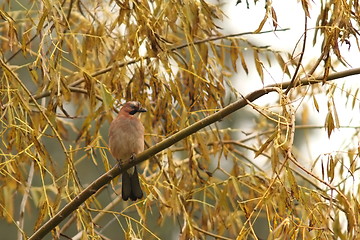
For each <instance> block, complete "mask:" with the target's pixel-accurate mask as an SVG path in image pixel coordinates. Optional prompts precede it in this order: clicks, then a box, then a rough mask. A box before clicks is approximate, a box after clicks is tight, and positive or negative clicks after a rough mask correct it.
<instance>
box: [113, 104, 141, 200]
mask: <svg viewBox="0 0 360 240" xmlns="http://www.w3.org/2000/svg"><path fill="white" fill-rule="evenodd" d="M141 112H146V109H144V108H142V107H141V105H140V103H139V102H135V101H130V102H127V103H125V104H124V105H123V106H122V108H121V109H120V112H119V114H118V116H117V117H116V118H115V119H114V120H113V121H112V123H111V125H110V130H109V147H110V152H111V154H112V155H113V157H114V158H115V159H116V160H117V161H119V164H120V166H121V165H123V164H124V163H128V162H129V161H131V160H132V159H134V158H135V156H136V154H138V153H141V152H142V151H144V126H143V125H142V123H141V121H140V120H139V115H140V113H141ZM121 192H122V199H123V200H124V201H126V200H128V199H129V198H130V199H131V200H133V201H136V200H137V199H140V198H142V196H143V192H142V190H141V187H140V183H139V177H138V173H137V169H136V166H135V167H132V168H130V169H129V170H127V171H126V172H124V173H123V174H122V191H121Z"/></svg>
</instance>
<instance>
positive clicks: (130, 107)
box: [120, 101, 146, 115]
mask: <svg viewBox="0 0 360 240" xmlns="http://www.w3.org/2000/svg"><path fill="white" fill-rule="evenodd" d="M120 112H124V113H127V114H130V115H137V114H136V113H141V112H146V109H145V108H142V107H141V104H140V103H139V102H136V101H129V102H126V103H125V104H124V105H123V106H122V108H121V109H120Z"/></svg>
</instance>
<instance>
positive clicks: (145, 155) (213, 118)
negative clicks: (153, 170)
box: [29, 68, 360, 240]
mask: <svg viewBox="0 0 360 240" xmlns="http://www.w3.org/2000/svg"><path fill="white" fill-rule="evenodd" d="M355 74H360V68H355V69H350V70H346V71H343V72H338V73H333V74H330V75H329V76H328V78H327V81H330V80H335V79H339V78H343V77H347V76H351V75H355ZM317 83H322V77H318V78H305V79H301V80H299V81H297V82H296V84H295V86H294V87H296V86H302V85H310V84H317ZM290 84H291V82H286V83H282V84H274V85H269V86H267V87H265V88H263V89H259V90H256V91H254V92H252V93H250V94H248V95H247V96H245V97H244V98H242V99H240V100H238V101H236V102H234V103H232V104H230V105H228V106H227V107H225V108H223V109H221V110H219V111H218V112H216V113H214V114H212V115H210V116H208V117H205V118H204V119H202V120H200V121H198V122H196V123H194V124H192V125H190V126H188V127H186V128H184V129H183V130H181V131H179V132H177V133H175V134H174V135H172V136H170V137H168V138H166V139H165V140H163V141H161V142H159V143H157V144H156V145H154V146H153V147H151V148H149V149H147V150H145V151H144V152H142V153H140V154H138V155H137V156H136V159H135V160H134V161H132V162H130V163H128V164H126V165H124V166H122V167H121V169H120V168H119V167H118V166H114V167H113V168H112V169H110V170H109V171H108V172H106V173H104V174H103V175H102V176H100V177H99V178H98V179H96V180H95V181H94V182H92V183H91V184H90V185H89V186H88V187H87V188H85V189H84V190H83V191H82V192H81V193H80V194H79V195H77V196H76V197H75V198H74V199H73V200H72V201H71V202H69V203H68V204H66V205H65V206H64V207H63V208H62V209H61V210H60V211H59V212H58V213H57V214H56V215H55V216H54V217H52V218H50V219H49V220H48V221H47V222H46V223H45V224H44V225H42V226H41V227H40V228H39V229H37V230H36V232H35V233H34V234H33V235H32V236H31V237H30V238H29V240H35V239H42V238H43V237H44V236H45V235H46V234H48V233H49V232H50V231H51V230H52V229H54V228H55V227H56V226H57V225H58V224H59V223H60V222H61V221H63V220H64V219H65V218H66V217H67V216H69V215H70V214H71V213H72V212H73V211H75V210H76V209H77V208H78V207H79V206H80V205H81V204H83V203H84V202H85V201H86V200H87V199H88V198H90V197H91V196H92V195H93V194H95V193H96V192H97V191H98V190H99V189H100V188H101V187H103V186H104V185H105V184H108V183H109V182H110V181H111V180H112V179H113V178H115V177H116V176H118V175H119V174H121V173H123V172H124V171H126V170H127V169H129V168H131V167H133V166H135V165H136V164H139V163H141V162H143V161H145V160H147V159H149V158H150V157H152V156H154V155H155V154H157V153H159V152H161V151H162V150H164V149H166V148H168V147H170V146H171V145H173V144H175V143H177V142H179V141H180V140H182V139H184V138H186V137H188V136H190V135H191V134H193V133H195V132H197V131H199V130H200V129H202V128H204V127H206V126H209V125H210V124H212V123H215V122H217V121H220V120H221V119H223V118H224V117H226V116H228V115H229V114H231V113H233V112H235V111H237V110H239V109H241V108H243V107H245V106H246V105H248V103H249V102H253V101H254V100H256V99H258V98H260V97H262V96H264V95H266V94H268V93H270V92H274V91H277V90H278V89H279V88H281V89H286V88H287V87H288V86H289V85H290Z"/></svg>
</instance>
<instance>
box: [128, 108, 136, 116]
mask: <svg viewBox="0 0 360 240" xmlns="http://www.w3.org/2000/svg"><path fill="white" fill-rule="evenodd" d="M137 112H138V111H137V110H136V109H134V110H132V111H131V112H129V114H130V115H134V114H135V113H137Z"/></svg>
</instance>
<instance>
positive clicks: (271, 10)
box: [0, 0, 360, 239]
mask: <svg viewBox="0 0 360 240" xmlns="http://www.w3.org/2000/svg"><path fill="white" fill-rule="evenodd" d="M215 3H216V1H212V3H210V2H208V1H204V0H196V1H195V0H194V1H185V0H184V1H162V0H149V1H128V0H113V1H85V0H61V1H55V0H43V1H40V0H28V1H3V2H2V3H1V5H0V18H1V22H0V33H1V34H0V44H1V45H0V49H1V58H0V66H1V71H0V73H1V74H0V77H1V81H0V90H1V91H0V93H1V95H0V126H1V127H0V136H1V142H0V160H1V163H0V190H1V191H0V217H1V220H0V227H1V229H4V228H7V227H8V226H10V227H8V228H9V230H8V231H6V232H5V233H4V234H8V239H15V237H16V236H17V237H18V239H28V238H29V239H39V238H42V237H44V236H46V238H50V235H51V237H52V238H54V239H59V238H62V237H63V238H64V239H66V238H71V239H123V238H126V239H170V237H174V236H175V238H179V239H205V238H208V237H211V238H215V239H235V238H238V239H333V236H336V237H338V238H339V239H355V238H356V237H357V236H358V235H360V227H359V221H360V217H359V211H360V210H359V209H360V205H359V200H360V197H359V196H360V194H359V191H360V188H359V181H358V179H359V167H360V165H359V160H358V148H357V145H356V143H357V135H358V129H356V128H354V133H353V134H351V135H349V137H348V138H349V139H351V140H352V143H353V144H352V145H351V144H348V145H345V146H342V147H341V148H339V149H333V152H331V153H326V154H320V155H319V156H317V157H314V158H309V156H308V155H306V154H303V153H302V152H301V151H300V148H301V146H302V145H299V144H298V143H297V141H301V142H302V143H303V144H305V145H306V144H308V145H311V140H310V139H311V138H312V137H313V135H312V134H311V130H312V129H313V128H314V126H311V122H312V118H316V116H309V114H308V112H307V109H308V108H309V106H310V107H312V108H313V109H315V110H316V112H318V111H319V109H321V108H322V109H324V108H325V109H326V114H325V115H326V117H325V119H324V121H323V124H322V125H321V126H320V127H319V128H320V129H321V130H322V131H321V134H324V135H326V136H327V137H329V138H330V137H331V136H332V134H333V133H334V131H335V130H336V129H338V128H340V127H341V124H340V122H341V117H342V116H339V114H338V111H337V108H336V107H338V108H339V107H344V108H345V106H349V105H350V106H351V108H352V109H355V108H356V107H358V104H359V103H358V92H359V91H358V90H359V89H358V88H346V87H345V85H341V86H338V85H336V82H337V80H339V79H342V78H343V77H346V76H350V75H357V74H360V69H358V68H354V67H353V66H350V64H348V62H347V59H346V58H345V57H344V56H343V52H342V50H341V49H342V48H341V47H342V46H346V47H347V48H348V49H351V51H357V52H358V51H359V44H358V36H359V31H358V27H359V21H360V20H359V19H360V15H359V14H360V11H359V10H360V7H359V3H358V1H357V0H351V1H339V0H331V1H321V3H320V1H319V2H317V3H316V4H317V6H319V7H320V8H319V9H320V12H318V13H315V14H314V13H313V12H312V11H311V9H312V5H313V4H314V3H313V2H312V1H308V0H301V1H298V6H299V7H302V9H303V13H304V17H303V19H304V32H303V35H302V36H299V37H300V38H299V41H298V42H297V43H294V46H292V47H293V48H294V49H295V48H296V49H298V50H299V51H298V52H296V53H295V51H294V52H285V51H279V50H274V49H272V48H271V46H258V45H257V44H256V43H255V42H253V41H252V40H251V39H249V38H248V37H249V36H253V35H257V36H264V37H266V36H268V35H271V34H276V33H277V32H282V31H287V30H288V29H284V28H281V22H279V20H278V16H277V12H276V11H277V9H276V8H275V7H274V6H272V5H271V1H257V0H255V1H242V2H241V1H238V5H237V6H235V4H236V1H231V4H232V5H233V6H234V7H240V6H241V7H242V8H243V9H245V8H246V5H249V6H250V10H252V8H255V7H262V8H264V7H265V11H264V16H261V17H259V19H258V22H259V25H258V28H257V29H256V28H255V29H253V31H250V32H239V33H232V34H225V33H224V31H223V29H222V28H223V27H222V25H221V23H222V20H223V19H224V18H226V15H225V13H224V12H223V11H222V9H221V7H222V4H220V3H219V4H218V5H217V4H215ZM254 3H256V5H254ZM284 4H285V3H284ZM239 11H240V10H239ZM311 14H314V15H311ZM310 18H312V19H317V20H316V25H315V26H309V25H308V19H310ZM269 23H270V24H271V25H272V29H271V30H270V31H268V30H266V31H265V30H264V29H263V28H264V26H266V24H269ZM311 41H312V44H313V46H315V45H320V49H321V52H320V54H319V55H318V57H317V58H314V59H311V60H309V59H307V58H305V57H304V55H306V53H307V52H308V51H311V49H309V48H306V47H305V46H306V43H309V42H310V43H311ZM339 66H342V69H341V71H339V70H338V67H339ZM344 68H345V69H344ZM271 71H281V73H282V74H283V76H284V77H283V79H281V81H276V82H274V83H273V84H271V85H266V84H265V82H266V78H267V77H269V74H268V73H269V72H271ZM237 73H241V74H242V76H244V77H245V76H246V75H247V74H255V75H256V78H255V79H252V81H254V82H257V83H261V84H262V88H259V90H256V91H254V92H251V93H249V94H247V95H246V94H243V93H241V91H239V90H238V89H237V88H236V87H235V86H234V85H235V84H234V79H233V78H232V77H233V76H234V75H235V74H237ZM235 76H236V75H235ZM236 81H241V79H240V80H239V79H237V80H236ZM270 92H271V94H272V96H273V97H274V96H275V101H270V102H269V103H268V104H261V103H257V102H254V100H256V99H261V98H262V97H265V96H266V95H268V93H270ZM338 93H339V94H342V95H343V96H346V99H347V102H346V103H342V102H340V103H337V98H336V96H337V95H336V94H338ZM319 95H321V96H323V97H325V102H326V104H325V106H323V105H322V103H320V102H319V101H318V97H319ZM128 100H137V101H139V102H141V104H142V105H143V106H144V107H146V108H147V110H148V111H147V112H146V113H144V114H142V117H141V120H142V122H143V124H144V126H145V145H146V148H147V149H149V150H150V151H147V152H145V153H144V154H143V155H141V156H140V158H139V159H140V160H139V162H141V163H140V164H139V168H138V169H140V173H141V176H140V178H141V185H142V188H143V190H144V193H145V197H144V198H143V199H142V200H140V201H137V202H130V201H129V202H124V201H122V200H121V196H120V192H121V190H120V189H121V185H120V184H121V181H119V180H118V177H117V176H116V175H117V174H119V173H120V172H119V170H118V169H115V170H114V168H112V167H113V166H114V165H115V164H116V162H115V161H114V159H112V157H111V154H110V153H109V150H108V145H107V142H108V127H109V124H110V122H111V121H112V119H113V117H114V114H115V112H116V111H117V110H118V107H119V104H121V103H124V102H125V101H128ZM335 103H336V104H335ZM342 104H344V105H343V106H342ZM245 106H248V107H247V108H246V110H245V109H243V108H244V107H245ZM239 109H240V110H239ZM236 110H239V111H237V112H235V111H236ZM230 113H233V114H231V115H229V114H230ZM216 114H217V115H216ZM228 115H229V116H228ZM245 121H247V122H251V127H250V128H246V130H244V128H241V127H239V126H240V125H241V124H244V122H245ZM195 124H197V125H195ZM192 126H195V128H192ZM241 126H244V125H241ZM346 127H350V126H346ZM301 129H306V130H307V132H306V133H304V132H302V133H299V131H298V130H301ZM174 136H175V138H176V139H175V138H173V137H174ZM299 139H300V140H299ZM161 142H162V143H165V144H164V145H160V146H159V145H156V144H157V143H161ZM162 146H165V147H162ZM163 148H165V149H163ZM155 153H157V154H155ZM111 169H112V170H111ZM108 171H109V172H108ZM107 173H108V174H107ZM113 173H115V174H113ZM100 176H102V177H100ZM94 183H95V184H94ZM91 184H93V185H91ZM89 186H90V187H89ZM85 200H86V201H85ZM67 207H68V208H67ZM62 209H65V210H66V209H67V210H68V211H64V212H66V214H64V215H62V216H59V215H56V214H57V213H59V212H60V211H62ZM61 213H63V212H61ZM60 215H61V214H60ZM54 216H57V217H56V219H55V220H54ZM53 220H54V221H53ZM47 223H48V224H47ZM119 236H120V238H119Z"/></svg>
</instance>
